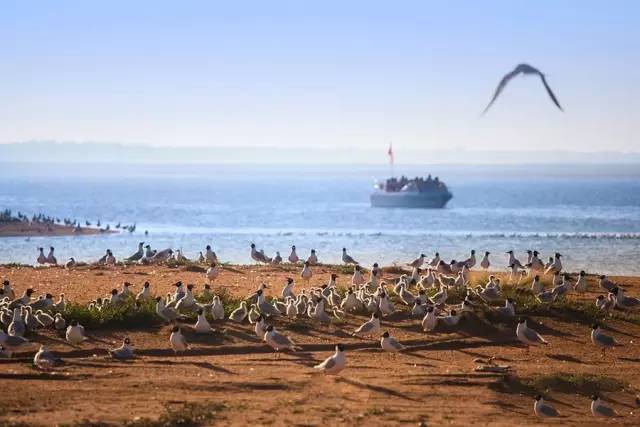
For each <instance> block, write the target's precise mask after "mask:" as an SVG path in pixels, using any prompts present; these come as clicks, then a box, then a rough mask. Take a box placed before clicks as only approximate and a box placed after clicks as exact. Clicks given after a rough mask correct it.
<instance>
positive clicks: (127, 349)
mask: <svg viewBox="0 0 640 427" xmlns="http://www.w3.org/2000/svg"><path fill="white" fill-rule="evenodd" d="M109 354H110V355H111V357H113V358H114V359H119V360H129V359H133V358H135V357H136V356H135V351H134V349H133V345H131V340H130V339H129V338H125V339H124V340H122V345H121V346H120V347H117V348H112V349H109Z"/></svg>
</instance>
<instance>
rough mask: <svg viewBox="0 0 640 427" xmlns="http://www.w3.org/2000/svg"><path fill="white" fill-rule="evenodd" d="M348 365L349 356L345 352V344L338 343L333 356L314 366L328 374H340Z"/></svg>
mask: <svg viewBox="0 0 640 427" xmlns="http://www.w3.org/2000/svg"><path fill="white" fill-rule="evenodd" d="M346 366H347V358H346V356H345V352H344V345H342V344H338V345H336V352H335V353H334V354H333V356H330V357H328V358H327V359H325V360H324V362H322V363H320V364H319V365H316V366H314V367H313V368H314V369H317V370H319V371H321V372H323V373H325V374H327V375H338V374H339V373H340V372H342V370H343V369H344V368H345V367H346Z"/></svg>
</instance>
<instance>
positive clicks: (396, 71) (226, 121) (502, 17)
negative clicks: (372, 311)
mask: <svg viewBox="0 0 640 427" xmlns="http://www.w3.org/2000/svg"><path fill="white" fill-rule="evenodd" d="M0 8H1V13H0V97H1V99H2V100H3V102H1V103H0V142H15V141H25V140H35V139H39V140H59V141H97V142H121V143H131V144H140V143H141V144H153V145H173V146H181V145H184V146H187V145H189V146H192V145H203V146H218V145H259V146H280V147H292V146H296V147H305V146H314V147H318V146H322V147H344V146H350V147H354V148H371V147H376V146H380V147H381V148H382V150H386V145H387V144H388V141H391V140H392V141H393V142H394V145H395V146H396V151H400V152H401V151H402V149H403V148H405V149H407V150H408V149H411V150H415V149H425V150H428V149H432V148H443V147H445V148H457V147H460V148H467V149H485V148H486V149H488V150H502V149H522V150H532V149H536V148H539V149H556V148H561V149H563V150H574V151H598V150H619V151H633V152H639V151H640V143H639V141H638V137H637V135H638V134H639V131H640V121H639V120H638V117H640V72H638V69H640V25H639V23H640V2H635V1H607V2H603V1H561V0H556V1H536V2H525V1H517V0H511V1H482V2H480V1H440V2H428V1H415V2H413V1H394V2H389V1H350V2H346V1H321V2H320V1H318V2H310V1H233V2H224V3H223V2H194V1H180V2H160V1H135V2H131V1H108V2H86V1H56V2H51V1H41V2H37V1H33V2H27V1H3V2H2V3H0ZM519 62H528V63H531V64H532V65H535V66H537V67H539V68H540V69H541V70H543V71H544V72H545V73H546V74H547V78H548V81H549V83H550V85H551V86H552V87H553V89H554V90H555V92H556V95H557V96H558V98H559V100H560V102H561V104H562V105H563V106H564V107H565V111H566V112H565V113H561V112H559V111H558V110H556V109H555V107H554V106H553V104H551V102H550V100H549V99H548V97H547V95H546V93H545V92H544V89H543V87H542V86H541V84H540V82H539V81H538V80H537V79H535V78H532V77H529V78H519V79H516V80H515V81H513V82H512V84H511V85H510V86H509V87H507V89H506V90H505V92H504V93H503V96H502V97H501V98H500V99H498V101H497V102H496V104H495V105H494V106H493V108H492V110H490V111H489V113H488V114H487V115H486V116H484V117H482V118H480V117H479V113H480V112H481V111H482V109H483V108H484V106H485V105H486V103H487V102H488V100H489V99H490V97H491V95H492V92H493V90H494V89H495V86H496V84H497V82H498V81H499V79H500V77H501V76H502V75H503V74H504V73H505V72H507V71H509V70H510V69H511V68H513V66H515V65H516V64H517V63H519ZM283 153H284V154H283V155H286V150H283Z"/></svg>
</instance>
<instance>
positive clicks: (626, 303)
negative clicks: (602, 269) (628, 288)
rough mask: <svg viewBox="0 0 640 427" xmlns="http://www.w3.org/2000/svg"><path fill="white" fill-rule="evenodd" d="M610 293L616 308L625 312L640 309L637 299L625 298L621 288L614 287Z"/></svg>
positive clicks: (639, 301)
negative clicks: (625, 310)
mask: <svg viewBox="0 0 640 427" xmlns="http://www.w3.org/2000/svg"><path fill="white" fill-rule="evenodd" d="M611 293H612V294H613V298H614V300H615V302H616V307H618V308H622V309H627V310H633V309H638V308H640V300H639V299H638V298H632V297H628V296H626V295H625V294H624V291H623V290H622V288H619V287H617V286H616V287H615V288H613V290H612V291H611Z"/></svg>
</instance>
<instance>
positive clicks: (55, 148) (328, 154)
mask: <svg viewBox="0 0 640 427" xmlns="http://www.w3.org/2000/svg"><path fill="white" fill-rule="evenodd" d="M395 152H396V153H395V155H396V162H397V163H399V164H479V165H482V164H496V165H499V164H505V165H506V164H637V163H640V153H624V152H615V151H600V152H570V151H562V150H557V151H556V150H554V151H480V150H464V149H450V150H413V149H412V150H403V149H402V148H401V147H397V148H395ZM387 161H388V157H387V147H386V146H380V147H377V148H376V149H367V150H362V149H357V148H350V147H343V148H326V149H325V148H319V147H294V148H290V147H260V146H242V147H227V146H218V147H216V146H212V147H156V146H146V145H129V144H126V145H125V144H113V143H93V142H83V143H75V142H54V141H30V142H21V143H5V144H0V162H38V163H41V162H50V163H173V164H175V163H200V164H201V163H218V164H220V163H223V164H224V163H226V164H237V163H249V164H270V163H272V164H273V163H285V164H385V163H387Z"/></svg>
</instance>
